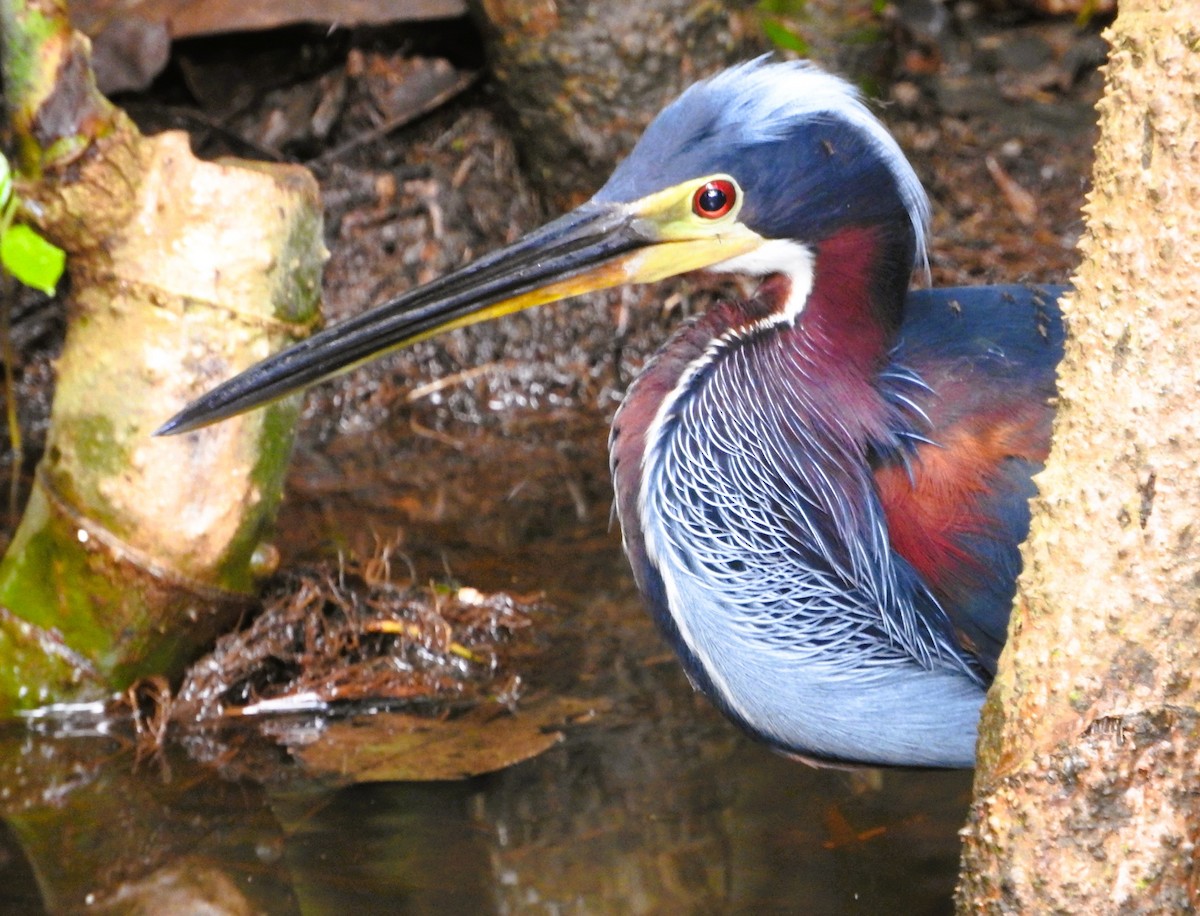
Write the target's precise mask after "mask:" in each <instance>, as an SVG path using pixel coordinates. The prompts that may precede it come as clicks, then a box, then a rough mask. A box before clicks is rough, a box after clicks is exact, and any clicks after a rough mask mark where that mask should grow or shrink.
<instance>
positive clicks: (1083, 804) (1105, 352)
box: [958, 0, 1200, 913]
mask: <svg viewBox="0 0 1200 916" xmlns="http://www.w3.org/2000/svg"><path fill="white" fill-rule="evenodd" d="M1197 21H1200V10H1198V9H1197V4H1196V3H1195V2H1191V3H1183V4H1181V3H1176V2H1173V0H1130V2H1128V3H1123V4H1122V6H1121V12H1120V14H1119V16H1118V18H1117V20H1116V22H1115V24H1114V25H1113V27H1112V28H1111V30H1110V32H1109V35H1108V37H1109V40H1110V42H1111V43H1112V53H1111V58H1110V62H1109V64H1108V68H1107V80H1108V85H1107V90H1106V92H1105V96H1104V99H1103V100H1102V101H1101V103H1100V127H1101V138H1100V143H1099V146H1098V147H1097V150H1096V165H1095V175H1094V190H1093V191H1092V193H1091V194H1090V196H1089V198H1088V203H1087V207H1086V215H1087V221H1088V228H1087V235H1086V237H1085V238H1084V240H1083V243H1082V252H1083V255H1084V263H1083V264H1082V266H1081V267H1080V270H1079V273H1078V275H1077V276H1076V278H1075V286H1076V290H1077V292H1076V293H1075V294H1074V295H1073V296H1072V297H1071V298H1070V300H1069V301H1068V302H1067V303H1065V306H1064V307H1065V311H1066V313H1067V320H1068V323H1069V326H1070V340H1069V342H1068V347H1067V354H1066V357H1065V359H1064V361H1063V364H1062V367H1061V369H1060V379H1059V390H1060V400H1061V407H1060V412H1059V416H1058V419H1057V423H1056V426H1055V431H1054V445H1053V450H1052V453H1051V456H1050V460H1049V462H1048V464H1047V468H1046V471H1045V472H1044V473H1043V474H1042V475H1040V477H1039V478H1038V484H1039V486H1040V489H1041V493H1042V495H1041V497H1040V498H1039V499H1037V500H1036V501H1035V504H1034V523H1033V529H1032V532H1031V534H1030V537H1029V541H1028V542H1027V544H1026V545H1025V550H1024V557H1025V573H1024V574H1023V575H1022V577H1021V580H1020V586H1019V590H1018V596H1017V606H1016V608H1015V613H1014V621H1013V627H1012V630H1011V634H1010V645H1009V649H1008V651H1007V652H1006V653H1005V656H1004V657H1003V659H1002V660H1001V666H1000V673H999V676H998V677H997V680H996V685H995V687H994V688H993V690H992V693H991V695H990V697H989V700H988V704H987V706H986V708H985V711H984V719H983V724H982V729H981V741H980V754H979V765H978V770H977V773H976V784H975V802H974V805H973V808H972V811H971V815H970V819H969V823H968V827H967V830H966V834H965V849H964V857H963V877H962V882H961V885H960V888H959V901H958V902H959V909H960V911H961V912H964V913H978V912H987V913H1105V912H1116V911H1119V912H1121V913H1142V912H1146V913H1151V912H1152V913H1168V912H1170V913H1183V912H1195V911H1196V909H1197V908H1198V907H1200V891H1198V886H1200V885H1198V882H1200V870H1198V868H1197V852H1196V848H1195V847H1196V843H1197V842H1198V841H1200V784H1198V783H1197V778H1198V774H1200V715H1198V712H1197V709H1198V706H1197V704H1198V700H1200V677H1198V676H1197V675H1198V674H1200V633H1198V632H1197V630H1198V629H1200V294H1198V292H1197V288H1198V284H1197V277H1198V275H1200V109H1198V108H1197V105H1196V99H1197V98H1198V97H1200V54H1198V53H1197V45H1198V43H1200V31H1198V30H1197V26H1196V22H1197Z"/></svg>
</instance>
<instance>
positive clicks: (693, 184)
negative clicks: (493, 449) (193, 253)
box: [159, 59, 1062, 767]
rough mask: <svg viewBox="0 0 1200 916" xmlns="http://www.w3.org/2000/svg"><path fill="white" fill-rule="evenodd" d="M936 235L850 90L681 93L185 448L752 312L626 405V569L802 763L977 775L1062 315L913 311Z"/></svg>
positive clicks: (259, 386) (202, 419)
mask: <svg viewBox="0 0 1200 916" xmlns="http://www.w3.org/2000/svg"><path fill="white" fill-rule="evenodd" d="M928 227H929V206H928V202H927V199H926V196H925V193H924V191H923V190H922V187H921V184H920V182H919V180H918V179H917V177H916V174H915V173H914V172H913V170H912V167H911V166H910V165H909V163H908V162H907V160H906V159H905V157H904V155H903V153H902V152H901V151H900V148H899V146H898V145H897V144H896V142H895V141H894V139H893V138H892V137H891V136H890V134H888V132H887V131H886V129H885V128H884V127H883V126H882V125H881V124H880V122H879V121H878V120H877V119H876V118H875V117H874V116H873V115H872V114H871V113H870V111H869V110H868V109H867V107H866V106H865V105H864V104H863V102H862V101H861V100H860V98H859V97H858V95H857V94H856V92H855V91H854V90H853V89H852V88H851V87H850V86H849V85H848V84H847V83H845V82H843V81H842V80H840V79H838V78H836V77H834V76H831V75H829V74H827V73H824V72H823V71H821V70H819V69H817V68H815V67H813V66H812V65H809V64H805V63H770V62H767V61H765V60H762V59H760V60H757V61H752V62H750V63H746V64H743V65H740V66H737V67H734V68H732V69H730V70H727V71H725V72H723V73H720V74H718V75H716V76H714V77H712V78H710V79H708V80H705V81H703V82H700V83H697V84H696V85H694V86H692V87H691V88H690V89H688V90H687V91H686V92H685V93H684V94H683V95H682V96H680V98H679V99H678V100H677V101H675V102H674V103H672V104H671V105H670V106H668V107H667V108H666V109H665V110H664V111H663V112H662V113H661V114H660V115H659V116H658V117H657V118H656V119H655V120H654V121H653V122H652V123H651V124H650V126H649V127H648V128H647V130H646V132H645V134H644V135H643V136H642V138H641V140H640V141H639V142H638V144H637V145H636V147H635V148H634V150H633V152H632V153H631V154H630V156H629V158H627V159H626V160H625V161H624V162H622V163H621V164H620V165H619V166H618V167H617V169H616V171H615V172H614V173H613V175H612V176H611V177H610V178H609V180H608V181H607V183H606V184H605V185H604V186H603V187H602V188H601V189H600V190H599V192H597V193H596V195H595V196H594V197H593V198H592V199H591V200H590V201H589V202H587V203H585V204H584V205H582V206H581V207H579V208H578V209H577V210H575V211H573V212H572V213H570V214H568V215H566V216H563V217H561V218H559V219H557V220H555V221H553V222H551V223H549V224H548V225H546V226H544V227H543V228H541V229H539V230H537V231H534V232H532V233H531V234H529V235H527V236H526V237H524V238H523V239H521V240H519V241H517V242H516V243H514V244H512V245H510V246H508V247H506V248H503V249H501V250H499V251H497V252H495V253H493V254H491V255H489V256H486V257H484V258H482V259H480V260H478V261H476V262H475V263H473V264H471V265H470V266H468V267H466V268H463V269H461V270H459V271H457V272H454V273H451V274H450V275H448V276H446V277H443V278H441V279H439V280H435V281H434V282H432V283H430V284H428V285H426V286H424V287H421V288H418V289H416V290H414V291H412V292H409V293H407V294H405V295H402V296H400V297H399V298H397V299H394V300H392V301H390V302H388V303H386V304H384V305H382V306H379V307H377V308H375V309H373V310H371V311H368V312H366V313H364V314H362V315H359V316H357V317H355V318H352V319H350V320H348V321H346V322H344V323H342V324H340V325H337V326H334V327H332V328H329V329H327V330H325V331H323V332H321V333H319V334H317V335H315V336H313V337H311V338H309V339H308V340H305V341H303V342H301V343H299V344H296V345H295V346H293V347H291V348H290V349H288V350H285V351H283V352H282V353H279V354H277V355H275V356H272V357H269V358H268V359H266V360H264V361H263V362H261V363H259V364H258V365H256V366H253V367H251V368H250V369H248V370H246V371H245V372H243V373H242V374H241V375H238V376H236V377H234V378H232V379H230V380H229V381H227V382H226V383H224V384H223V385H221V386H219V387H218V388H216V389H214V390H213V391H211V392H209V393H208V394H206V395H204V396H203V397H201V398H199V399H198V400H197V401H195V402H194V403H192V404H190V405H189V406H187V407H186V408H184V409H183V410H182V411H181V412H180V413H179V414H178V415H176V416H175V417H174V418H173V419H171V420H170V421H168V422H167V423H166V424H165V425H164V426H163V427H162V429H161V430H160V431H159V432H160V433H180V432H185V431H188V430H192V429H194V428H196V427H198V426H201V425H204V424H208V423H212V422H214V421H216V420H219V419H222V418H225V417H228V416H231V415H233V414H235V413H240V412H242V411H245V410H248V409H250V408H253V407H255V406H258V405H261V404H263V403H265V402H268V401H270V400H273V399H275V398H278V397H280V396H282V395H284V394H286V393H288V392H291V391H293V390H295V389H297V388H300V387H302V386H305V385H308V384H311V383H313V382H315V381H317V380H319V379H322V378H325V377H328V376H330V375H332V374H335V373H338V372H341V371H343V370H345V369H347V368H348V367H351V366H353V365H356V364H358V363H360V362H362V361H364V360H366V359H368V358H370V357H373V356H375V355H378V354H380V353H382V352H385V351H388V350H391V349H394V348H396V347H400V346H403V345H405V344H409V343H411V342H413V341H415V340H419V339H422V338H426V337H429V336H431V335H433V334H435V333H439V332H441V331H444V330H447V329H450V328H456V327H461V326H463V325H467V324H470V323H473V322H477V321H481V320H484V319H487V318H491V317H494V316H498V315H503V314H506V313H510V312H513V311H516V310H518V309H523V308H527V307H530V306H534V305H539V304H543V303H547V302H551V301H554V300H557V299H561V298H564V297H567V296H571V295H574V294H577V293H582V292H585V291H588V290H594V289H600V288H605V287H610V286H614V285H617V284H622V283H628V282H648V281H654V280H658V279H661V278H664V277H668V276H672V275H676V274H681V273H684V272H687V271H692V270H697V269H702V268H706V269H709V270H714V271H726V272H736V273H742V274H750V275H754V276H757V277H761V278H762V279H761V283H760V285H759V286H758V289H757V291H756V292H755V293H754V295H753V296H752V297H751V298H749V299H747V300H745V301H728V302H725V303H723V304H720V305H718V306H716V307H714V308H712V309H711V310H709V311H708V312H707V313H705V314H703V315H700V316H699V317H697V318H695V319H693V320H690V321H687V322H686V323H684V324H683V325H682V326H681V327H680V328H678V329H677V330H676V331H675V332H674V333H673V334H672V335H671V336H670V338H669V339H668V341H667V342H666V344H665V345H664V346H663V347H662V348H661V350H659V352H658V353H657V354H656V355H655V356H654V358H653V359H652V360H651V361H650V362H649V364H648V365H647V366H646V367H645V369H644V371H643V372H642V373H641V375H640V376H639V377H638V378H637V380H636V381H635V382H634V384H633V385H632V386H631V387H630V389H629V391H628V393H627V395H626V397H625V401H624V403H623V405H622V407H621V409H620V410H619V412H618V414H617V416H616V419H615V421H614V424H613V429H612V435H611V439H610V449H611V469H612V476H613V481H614V485H615V489H616V509H617V515H618V516H619V518H620V522H621V529H622V534H623V537H624V544H625V549H626V552H627V553H628V556H629V559H630V562H631V564H632V567H633V573H634V576H635V578H636V580H637V583H638V586H639V587H640V589H641V591H642V593H643V595H644V597H645V599H646V602H647V603H648V605H649V607H650V609H651V611H652V613H653V615H654V616H655V618H656V619H657V621H658V623H659V625H660V626H661V628H662V630H663V632H664V634H665V635H666V637H667V639H668V640H669V641H670V642H671V643H672V645H673V646H674V648H675V649H676V651H677V652H678V654H679V656H680V658H681V660H682V663H683V665H684V667H685V668H686V669H687V672H688V674H689V676H690V677H691V679H692V681H693V683H695V684H696V685H697V686H698V687H699V688H700V689H702V690H703V691H704V692H705V693H706V694H707V695H708V696H709V697H710V698H711V699H712V700H713V701H714V702H715V703H716V705H717V706H718V707H720V709H721V710H723V711H724V712H725V713H726V714H727V715H728V716H729V717H730V718H732V719H733V720H735V721H736V722H737V723H738V724H740V725H741V726H743V727H744V728H745V729H747V730H748V731H749V732H751V733H752V734H754V735H756V736H757V737H759V738H761V739H763V740H765V741H766V742H768V743H769V744H771V745H772V746H774V747H776V748H777V749H780V750H782V751H785V752H788V753H791V754H793V755H795V756H798V757H802V758H804V759H807V760H811V761H824V762H833V763H859V764H872V765H913V766H951V767H957V766H970V765H971V764H972V763H973V761H974V754H975V738H976V727H977V723H978V718H979V711H980V706H981V703H982V701H983V697H984V693H985V691H986V689H987V686H988V684H989V683H990V680H991V678H992V676H993V673H994V671H995V666H996V661H997V657H998V655H999V653H1000V650H1001V648H1002V646H1003V643H1004V639H1005V631H1006V627H1007V622H1008V614H1009V606H1010V603H1011V601H1012V597H1013V593H1014V589H1015V579H1016V576H1017V573H1018V571H1019V565H1020V557H1019V553H1018V545H1019V544H1020V542H1021V541H1022V540H1023V539H1024V537H1025V535H1026V533H1027V530H1028V525H1029V509H1028V499H1029V497H1030V496H1031V495H1032V494H1033V492H1034V488H1033V484H1032V482H1031V476H1032V474H1033V473H1035V472H1036V471H1037V470H1038V469H1039V467H1040V465H1041V462H1042V461H1043V460H1044V458H1045V454H1046V451H1047V448H1048V441H1049V436H1050V422H1051V419H1052V407H1051V399H1052V397H1053V395H1054V377H1055V376H1054V373H1055V366H1056V364H1057V362H1058V359H1059V356H1060V354H1061V349H1062V327H1061V318H1060V315H1059V312H1058V310H1057V307H1056V305H1055V300H1056V298H1057V295H1058V292H1059V291H1058V290H1056V289H1039V288H1033V287H1025V286H1011V287H986V288H978V289H953V290H940V291H928V290H922V291H915V292H909V285H910V280H911V277H912V272H913V268H914V265H917V266H920V265H922V264H923V263H924V262H925V244H926V235H927V232H928Z"/></svg>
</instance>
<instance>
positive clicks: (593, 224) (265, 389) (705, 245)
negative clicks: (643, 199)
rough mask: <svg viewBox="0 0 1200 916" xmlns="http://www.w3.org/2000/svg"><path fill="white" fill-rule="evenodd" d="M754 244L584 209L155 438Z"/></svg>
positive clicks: (250, 378)
mask: <svg viewBox="0 0 1200 916" xmlns="http://www.w3.org/2000/svg"><path fill="white" fill-rule="evenodd" d="M667 235H668V236H670V235H671V234H670V233H667ZM758 242H761V238H759V237H758V236H757V235H754V233H749V232H742V233H738V232H735V233H733V234H732V235H729V236H727V237H724V238H721V237H713V236H706V237H703V238H699V239H679V238H678V237H676V238H673V239H667V238H664V237H663V233H662V232H661V231H660V228H659V226H658V224H657V223H656V222H655V221H654V220H651V219H647V218H645V217H643V216H642V215H640V213H639V209H638V208H637V207H636V206H633V205H628V204H615V205H614V204H599V203H594V202H593V203H588V204H584V205H583V206H582V207H580V208H579V209H577V210H575V211H573V212H571V213H569V214H567V215H566V216H563V217H561V218H559V219H557V220H554V221H553V222H551V223H548V224H547V225H545V226H543V227H542V228H541V229H538V230H536V231H534V232H532V233H530V234H529V235H526V236H525V237H523V238H522V239H520V240H519V241H517V242H515V243H513V244H512V245H509V246H507V247H505V248H501V249H500V250H498V251H495V252H493V253H492V254H490V255H487V256H485V257H483V258H481V259H479V260H478V261H475V262H473V263H472V264H470V265H468V266H467V267H464V268H462V269H461V270H458V271H455V272H453V273H450V274H448V275H446V276H445V277H442V278H440V279H438V280H434V281H433V282H432V283H428V284H426V285H425V286H422V287H419V288H418V289H415V290H413V291H411V292H409V293H405V294H404V295H401V296H399V297H397V298H395V299H392V300H390V301H388V302H386V303H384V304H382V305H379V306H377V307H376V308H374V309H371V310H369V311H367V312H364V313H363V314H361V315H358V316H356V317H354V318H351V319H349V320H347V321H344V322H342V323H341V324H338V325H335V326H333V327H331V328H327V329H326V330H324V331H321V332H320V333H318V334H315V335H313V336H312V337H309V338H307V339H306V340H303V341H301V342H300V343H297V344H295V345H294V346H292V347H289V348H288V349H286V350H283V351H281V352H279V353H277V354H275V355H273V356H270V357H268V358H266V359H264V360H263V361H262V362H260V363H258V364H256V365H254V366H251V367H250V368H249V369H247V370H245V371H244V372H242V373H241V374H239V375H236V376H234V377H233V378H231V379H229V380H228V381H227V382H224V383H223V384H221V385H219V386H217V387H216V388H214V389H212V390H211V391H209V392H208V393H206V394H204V395H202V396H201V397H199V398H197V399H196V400H195V401H193V402H192V403H190V404H188V405H187V406H186V407H185V408H184V409H183V410H181V411H180V412H179V413H177V414H176V415H175V416H174V417H172V418H171V419H170V420H168V421H167V422H166V423H164V424H163V425H162V426H161V427H160V428H159V429H158V430H157V431H156V432H155V435H158V436H162V435H173V434H177V433H184V432H188V431H190V430H193V429H197V428H198V427H201V426H206V425H208V424H210V423H215V422H217V421H218V420H223V419H226V418H227V417H231V416H234V415H236V414H240V413H244V412H245V411H248V410H252V409H253V408H255V407H259V406H262V405H264V404H267V403H269V402H271V401H274V400H277V399H278V398H281V397H283V396H284V395H286V394H289V393H291V392H293V391H296V390H297V389H300V388H304V387H307V386H308V385H311V384H313V383H315V382H318V381H320V380H322V379H325V378H329V377H331V376H333V375H337V374H339V373H341V372H344V371H346V370H348V369H350V368H353V367H354V366H356V365H358V364H360V363H363V362H366V361H367V360H369V359H371V358H373V357H376V356H380V355H382V354H384V353H387V352H389V351H391V350H395V349H397V348H399V347H403V346H406V345H408V344H411V343H414V342H416V341H418V340H423V339H425V338H427V337H431V336H433V335H434V334H438V333H440V332H442V331H447V330H450V329H452V328H458V327H463V326H465V325H468V324H474V323H475V322H478V321H486V320H488V319H490V318H496V317H499V316H500V315H506V314H509V313H511V312H515V311H519V310H521V309H525V308H529V307H531V306H535V305H542V304H544V303H547V302H553V301H556V300H558V299H564V298H566V297H568V296H573V295H577V294H579V293H584V292H589V291H592V290H598V289H606V288H608V287H612V286H617V285H620V284H623V283H629V282H649V281H652V280H658V279H662V278H663V277H667V276H672V275H674V274H678V273H683V272H685V271H688V270H695V269H698V268H701V267H707V266H709V265H712V264H715V263H717V262H719V261H722V260H726V259H728V258H731V257H735V256H736V255H738V254H741V253H743V252H744V251H746V250H749V248H751V247H753V243H758Z"/></svg>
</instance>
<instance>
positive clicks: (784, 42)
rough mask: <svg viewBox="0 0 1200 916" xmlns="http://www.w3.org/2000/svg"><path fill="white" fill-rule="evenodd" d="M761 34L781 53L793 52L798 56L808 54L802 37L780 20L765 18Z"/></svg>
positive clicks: (807, 46)
mask: <svg viewBox="0 0 1200 916" xmlns="http://www.w3.org/2000/svg"><path fill="white" fill-rule="evenodd" d="M762 29H763V34H764V35H766V36H767V41H769V42H771V44H773V45H774V46H775V47H777V48H779V50H781V51H795V52H796V53H798V54H808V53H809V44H808V42H807V41H805V39H804V36H803V35H801V34H800V33H799V32H797V31H795V30H794V29H792V28H790V27H789V26H788V25H787V24H786V23H785V22H783V20H781V19H771V18H765V19H763V20H762Z"/></svg>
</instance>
